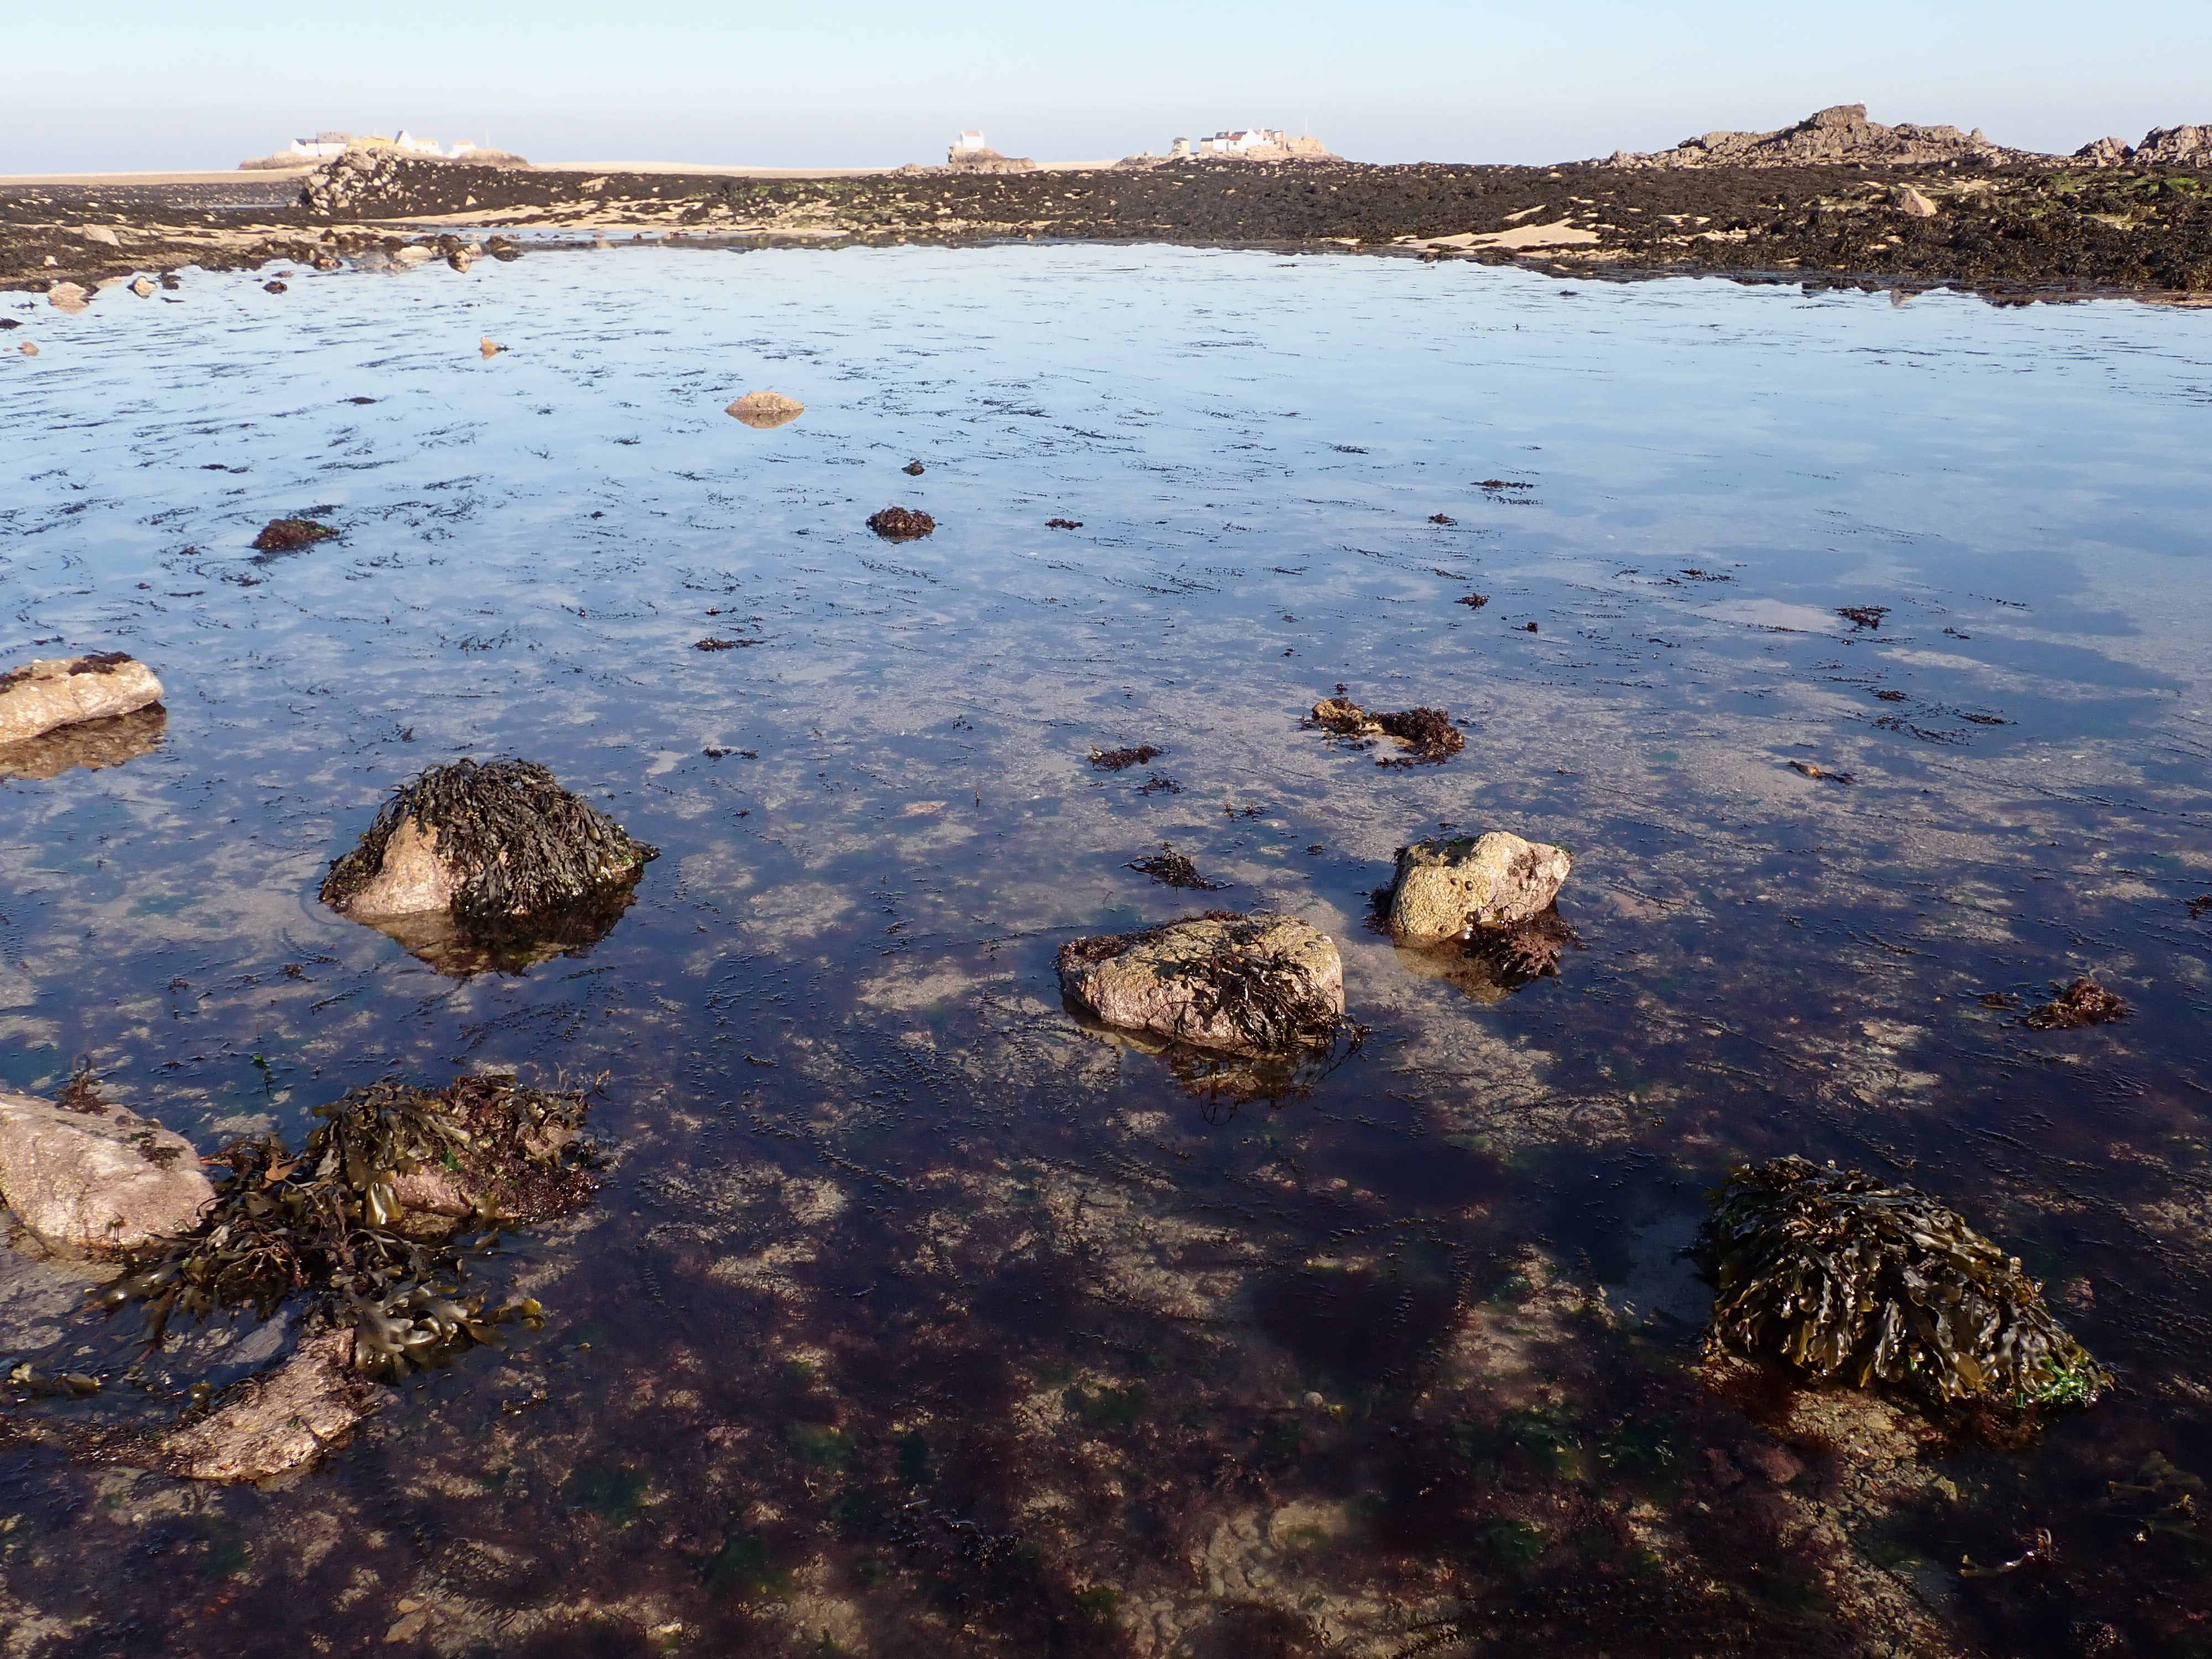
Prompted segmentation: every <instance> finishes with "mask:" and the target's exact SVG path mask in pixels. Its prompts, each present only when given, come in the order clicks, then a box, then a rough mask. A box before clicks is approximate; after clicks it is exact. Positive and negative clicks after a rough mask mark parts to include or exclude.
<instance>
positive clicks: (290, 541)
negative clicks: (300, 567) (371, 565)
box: [253, 519, 338, 553]
mask: <svg viewBox="0 0 2212 1659" xmlns="http://www.w3.org/2000/svg"><path fill="white" fill-rule="evenodd" d="M337 533H338V532H337V531H336V530H334V529H332V528H331V526H329V525H326V524H318V523H316V522H315V521H314V520H313V519H271V520H269V522H268V523H267V524H265V525H264V526H261V533H260V534H259V535H258V536H256V537H255V538H253V549H254V551H255V552H257V553H296V552H298V551H299V550H301V548H303V547H313V545H314V544H316V543H317V542H326V541H328V540H330V539H331V538H332V537H333V536H335V535H337Z"/></svg>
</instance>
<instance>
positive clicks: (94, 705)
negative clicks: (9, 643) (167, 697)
mask: <svg viewBox="0 0 2212 1659" xmlns="http://www.w3.org/2000/svg"><path fill="white" fill-rule="evenodd" d="M160 701H161V681H159V680H157V679H155V678H154V673H153V671H152V670H151V669H149V668H148V667H147V666H146V665H145V664H144V663H143V662H140V661H139V660H138V659H137V658H135V657H132V656H131V655H130V654H129V653H125V652H122V651H101V652H95V653H92V654H90V655H87V656H82V657H42V658H40V659H36V660H35V661H32V662H28V663H26V664H24V665H22V666H21V667H20V668H11V669H9V671H7V672H6V673H4V674H0V744H19V743H21V742H22V741H23V740H24V739H25V738H35V737H38V736H40V734H41V733H44V732H52V731H53V730H55V729H56V728H57V727H59V726H73V725H76V723H77V722H79V721H82V720H111V719H112V718H114V717H115V716H116V715H118V714H131V713H134V712H135V711H137V710H138V709H141V708H147V707H148V706H149V705H151V704H153V703H157V702H160Z"/></svg>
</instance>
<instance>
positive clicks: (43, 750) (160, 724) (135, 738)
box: [0, 702, 169, 780]
mask: <svg viewBox="0 0 2212 1659" xmlns="http://www.w3.org/2000/svg"><path fill="white" fill-rule="evenodd" d="M168 724H169V711H168V710H167V709H166V708H162V707H161V704H160V703H158V702H156V703H149V704H148V705H147V706H146V707H145V708H134V709H133V710H131V713H129V714H112V715H110V716H109V717H108V718H107V719H106V720H81V721H79V722H78V723H77V724H76V725H75V726H57V727H56V728H55V729H54V730H52V731H51V732H41V733H40V735H39V736H37V737H35V738H23V739H21V741H19V742H16V743H6V744H0V778H33V779H41V780H43V779H46V778H58V777H59V776H60V775H62V774H63V773H64V772H66V771H68V770H69V769H70V768H71V767H72V766H82V767H84V768H85V769H88V770H96V769H99V768H100V767H103V766H120V765H122V764H123V763H124V762H125V761H130V760H136V759H137V758H138V757H139V756H141V755H147V754H151V753H152V752H153V750H154V748H155V745H156V744H159V743H160V742H161V733H162V732H164V731H166V730H167V728H168Z"/></svg>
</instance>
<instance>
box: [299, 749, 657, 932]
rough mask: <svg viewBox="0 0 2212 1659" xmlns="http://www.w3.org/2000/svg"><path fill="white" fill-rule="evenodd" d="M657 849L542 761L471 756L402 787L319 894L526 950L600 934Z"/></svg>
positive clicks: (376, 918) (364, 911)
mask: <svg viewBox="0 0 2212 1659" xmlns="http://www.w3.org/2000/svg"><path fill="white" fill-rule="evenodd" d="M658 856H659V848H653V847H649V846H647V845H646V844H645V843H644V842H637V841H633V840H632V839H631V838H630V837H629V835H628V834H626V833H625V832H624V831H623V828H622V826H621V825H620V824H618V823H616V822H615V821H614V820H613V819H612V818H610V817H607V816H606V815H605V814H604V813H602V812H600V811H598V810H597V809H596V808H594V807H592V805H590V804H589V803H587V802H586V801H584V800H582V799H579V798H578V797H576V796H575V795H573V794H571V793H568V791H567V790H566V789H563V788H562V787H561V786H560V784H559V782H558V781H556V779H555V778H554V776H553V775H552V774H551V773H550V772H549V771H547V770H546V769H544V767H542V766H538V765H536V764H534V763H531V762H529V761H494V762H491V763H489V764H483V765H479V764H478V763H476V762H475V761H472V760H463V761H457V762H455V763H453V764H452V765H450V766H439V767H433V768H432V769H430V770H428V771H427V772H425V773H423V774H422V775H421V776H420V777H417V778H415V779H413V780H411V781H409V782H406V783H404V784H402V785H400V786H399V787H398V789H396V790H394V791H393V792H392V798H391V799H388V800H387V801H386V802H385V804H384V805H383V806H382V808H381V809H380V810H379V811H378V813H377V815H376V818H375V821H374V823H371V824H370V825H369V827H368V829H367V830H366V831H365V832H364V833H363V834H362V838H361V841H360V842H359V844H358V845H356V847H355V848H354V849H353V851H352V852H350V853H348V854H346V855H345V856H344V857H343V858H341V859H338V860H335V861H334V862H333V863H332V864H331V871H330V874H329V875H328V876H327V877H325V878H324V881H323V885H322V901H323V902H324V903H325V904H327V905H329V906H330V907H331V908H332V909H334V910H336V911H337V912H338V913H339V914H340V915H344V916H349V917H350V918H352V919H353V920H355V921H365V922H370V923H373V924H377V925H386V924H390V923H393V922H398V921H405V920H409V919H413V918H420V917H429V918H435V919H438V920H440V921H445V922H447V923H449V924H450V925H451V927H452V929H453V931H454V932H455V933H458V934H459V935H460V936H461V937H463V938H465V939H466V940H469V941H471V942H473V943H475V944H477V945H483V946H486V947H489V948H491V949H493V950H494V951H497V950H498V949H500V948H501V947H507V946H512V947H513V948H514V949H515V950H517V951H520V952H522V953H523V954H525V955H527V954H528V953H530V952H531V951H532V950H534V949H539V948H542V947H543V946H544V945H549V944H550V945H553V946H554V947H555V948H556V949H571V948H574V946H575V945H579V944H585V943H589V942H591V941H592V940H594V939H599V938H601V937H603V936H604V935H605V933H606V931H607V930H608V929H609V928H611V927H612V926H613V925H614V923H615V921H617V920H618V919H619V918H620V916H621V915H622V912H623V909H624V908H627V907H628V905H629V901H630V896H631V893H632V890H634V889H635V885H636V883H637V878H638V872H640V871H641V869H642V868H643V867H644V866H645V864H646V862H647V860H650V859H653V858H656V857H658ZM432 932H434V933H439V934H441V935H442V934H443V933H445V932H446V930H445V929H443V928H437V929H433V930H432ZM410 948H412V947H410Z"/></svg>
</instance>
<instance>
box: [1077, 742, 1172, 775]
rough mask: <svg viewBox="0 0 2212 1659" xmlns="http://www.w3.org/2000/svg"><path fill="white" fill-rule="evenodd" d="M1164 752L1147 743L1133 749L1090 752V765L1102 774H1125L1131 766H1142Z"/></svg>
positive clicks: (1093, 750)
mask: <svg viewBox="0 0 2212 1659" xmlns="http://www.w3.org/2000/svg"><path fill="white" fill-rule="evenodd" d="M1165 752H1166V751H1165V750H1161V749H1158V748H1155V747H1154V746H1153V745H1152V744H1149V743H1140V744H1138V745H1137V746H1136V747H1135V748H1133V749H1099V748H1096V747H1094V748H1093V749H1092V750H1091V764H1092V765H1093V766H1095V767H1097V769H1099V770H1100V771H1102V772H1126V771H1127V770H1128V769H1129V768H1131V767H1133V766H1142V765H1144V764H1145V763H1146V762H1147V761H1155V760H1158V758H1159V757H1161V755H1163V754H1164V753H1165Z"/></svg>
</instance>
